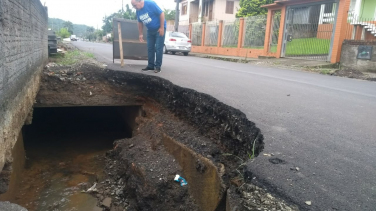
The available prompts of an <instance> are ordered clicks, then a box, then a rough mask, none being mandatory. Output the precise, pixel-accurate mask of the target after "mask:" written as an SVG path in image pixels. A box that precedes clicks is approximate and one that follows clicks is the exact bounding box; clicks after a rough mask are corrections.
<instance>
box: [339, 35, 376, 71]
mask: <svg viewBox="0 0 376 211" xmlns="http://www.w3.org/2000/svg"><path fill="white" fill-rule="evenodd" d="M359 45H368V46H373V53H372V59H371V60H362V59H357V54H358V47H359ZM340 62H341V68H343V69H348V70H358V71H361V72H374V73H376V41H372V42H364V41H353V40H349V41H345V42H344V43H343V45H342V53H341V61H340Z"/></svg>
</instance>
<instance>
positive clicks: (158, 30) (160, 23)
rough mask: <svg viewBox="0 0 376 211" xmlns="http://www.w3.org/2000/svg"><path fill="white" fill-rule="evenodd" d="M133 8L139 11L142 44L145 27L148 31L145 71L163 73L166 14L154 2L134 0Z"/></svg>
mask: <svg viewBox="0 0 376 211" xmlns="http://www.w3.org/2000/svg"><path fill="white" fill-rule="evenodd" d="M131 3H132V6H133V7H134V8H135V9H136V10H137V11H136V14H137V20H138V32H139V39H140V42H144V38H143V35H142V34H143V33H142V30H143V26H144V25H145V26H146V28H147V29H148V33H147V39H146V40H147V44H148V66H147V67H145V68H144V69H142V70H144V71H148V70H155V71H154V72H155V73H159V72H161V66H162V57H163V46H164V39H165V33H166V20H165V17H164V13H163V11H162V10H161V8H160V7H158V5H157V4H156V3H155V2H154V1H152V0H132V1H131Z"/></svg>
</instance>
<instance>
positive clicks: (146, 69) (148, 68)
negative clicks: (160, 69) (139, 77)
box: [142, 67, 154, 71]
mask: <svg viewBox="0 0 376 211" xmlns="http://www.w3.org/2000/svg"><path fill="white" fill-rule="evenodd" d="M148 70H154V68H151V67H145V68H144V69H142V71H148Z"/></svg>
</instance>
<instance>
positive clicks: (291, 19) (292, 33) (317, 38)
mask: <svg viewBox="0 0 376 211" xmlns="http://www.w3.org/2000/svg"><path fill="white" fill-rule="evenodd" d="M336 12H337V3H333V2H331V3H326V4H322V3H316V4H313V5H308V6H295V7H289V8H288V9H287V11H286V24H285V30H284V32H285V35H284V37H285V39H284V44H283V46H284V47H283V51H282V55H283V56H285V57H292V58H300V59H309V60H322V61H327V60H329V58H330V56H329V55H330V45H331V40H332V37H333V30H334V28H335V27H334V23H335V17H336Z"/></svg>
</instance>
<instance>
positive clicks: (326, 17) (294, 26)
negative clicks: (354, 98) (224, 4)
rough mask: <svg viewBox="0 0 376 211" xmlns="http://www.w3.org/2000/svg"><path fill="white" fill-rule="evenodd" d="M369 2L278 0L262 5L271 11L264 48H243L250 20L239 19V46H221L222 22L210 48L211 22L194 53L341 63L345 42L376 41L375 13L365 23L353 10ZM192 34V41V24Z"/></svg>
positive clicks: (203, 28) (204, 25) (203, 27)
mask: <svg viewBox="0 0 376 211" xmlns="http://www.w3.org/2000/svg"><path fill="white" fill-rule="evenodd" d="M367 1H370V2H371V1H372V2H373V1H374V0H277V1H275V2H274V3H273V4H268V5H264V6H263V7H264V8H267V9H268V14H267V16H266V21H265V29H263V30H265V37H264V46H263V48H260V47H257V48H255V47H252V46H250V47H245V46H244V42H245V41H246V40H247V39H250V38H249V37H247V36H245V34H246V32H245V31H246V30H247V28H246V27H245V25H246V23H247V18H240V20H239V22H240V23H239V32H238V39H237V42H238V45H237V47H232V48H228V47H222V40H223V39H224V37H223V36H226V33H223V30H224V23H223V21H219V23H218V26H216V27H217V28H216V30H217V31H218V33H217V34H218V38H217V40H216V41H217V45H216V46H214V45H213V43H211V45H210V46H208V45H207V44H206V43H205V42H207V38H206V37H207V36H206V35H207V33H208V32H207V30H209V29H210V28H208V26H207V24H211V23H202V27H201V29H202V31H201V33H202V36H201V39H202V40H201V43H200V44H199V45H198V46H192V52H197V53H208V54H219V55H227V56H239V57H253V58H257V57H260V56H272V57H276V58H280V57H287V58H297V59H310V60H321V61H327V62H330V63H338V62H339V61H340V55H341V49H342V43H343V41H344V40H345V39H360V38H362V39H368V40H369V39H375V36H376V24H375V23H376V12H375V17H374V18H373V19H372V17H370V18H369V19H366V20H363V19H362V17H356V16H355V15H354V14H355V12H354V11H355V10H354V8H359V5H365V4H366V3H367ZM375 2H376V1H375ZM360 20H363V21H360ZM372 27H375V29H374V28H372ZM210 30H211V29H210ZM190 31H191V33H190V36H191V38H192V24H191V25H190Z"/></svg>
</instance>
